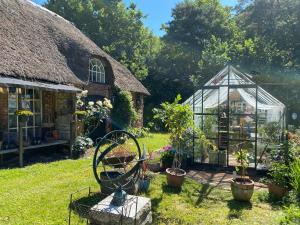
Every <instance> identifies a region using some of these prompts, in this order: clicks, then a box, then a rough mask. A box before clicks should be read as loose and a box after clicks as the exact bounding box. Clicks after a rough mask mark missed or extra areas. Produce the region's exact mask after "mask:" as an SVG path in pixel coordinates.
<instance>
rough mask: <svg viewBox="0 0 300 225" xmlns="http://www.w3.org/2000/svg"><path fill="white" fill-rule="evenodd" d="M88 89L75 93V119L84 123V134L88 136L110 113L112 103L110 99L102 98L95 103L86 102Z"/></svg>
mask: <svg viewBox="0 0 300 225" xmlns="http://www.w3.org/2000/svg"><path fill="white" fill-rule="evenodd" d="M87 94H88V91H86V90H85V91H82V92H81V93H80V94H77V96H76V98H77V100H76V111H75V115H76V116H77V119H79V120H81V121H82V122H83V124H84V128H85V129H84V133H85V136H87V137H88V136H89V135H90V134H92V133H93V131H94V130H96V129H97V128H98V127H99V125H100V123H102V122H103V120H104V119H107V118H108V117H109V115H110V111H111V109H112V105H111V103H110V100H108V99H106V98H104V100H103V101H100V100H98V101H97V102H96V103H95V102H93V101H90V102H88V103H87V102H86V100H85V99H86V97H87Z"/></svg>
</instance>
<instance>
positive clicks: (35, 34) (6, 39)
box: [0, 0, 149, 94]
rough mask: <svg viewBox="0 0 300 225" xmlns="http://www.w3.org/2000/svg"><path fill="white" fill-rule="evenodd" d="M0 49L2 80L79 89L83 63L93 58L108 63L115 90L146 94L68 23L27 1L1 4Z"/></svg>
mask: <svg viewBox="0 0 300 225" xmlns="http://www.w3.org/2000/svg"><path fill="white" fill-rule="evenodd" d="M0 46H1V48H0V54H1V56H2V59H1V60H0V75H2V76H9V77H17V78H22V79H30V80H41V81H48V82H54V83H61V84H75V85H82V82H81V81H80V79H81V80H86V79H87V76H88V64H87V62H86V61H85V60H86V59H87V58H89V57H91V56H93V55H96V56H99V57H101V58H105V59H106V60H107V61H108V62H109V63H110V65H111V68H112V71H113V75H114V84H115V85H116V86H117V87H119V88H120V89H122V90H128V91H134V92H140V93H144V94H149V92H148V91H147V89H146V88H145V87H144V86H143V85H142V84H141V83H140V81H138V80H137V79H136V78H135V77H134V76H133V75H132V74H131V73H130V71H129V70H128V69H127V68H125V67H124V66H123V65H121V64H120V63H119V62H117V61H116V60H115V59H113V58H112V57H111V56H109V55H108V54H106V53H105V52H104V51H103V50H101V49H100V48H99V47H98V46H97V45H96V44H95V43H94V42H92V41H91V40H90V39H89V38H88V37H86V36H85V35H84V34H83V33H82V32H81V31H80V30H79V29H77V28H76V27H75V26H74V25H73V24H72V23H71V22H69V21H67V20H65V19H64V18H62V17H61V16H59V15H57V14H55V13H54V12H51V11H49V10H47V9H45V8H43V7H42V6H39V5H37V4H35V3H33V2H31V1H29V0H0ZM78 78H80V79H78Z"/></svg>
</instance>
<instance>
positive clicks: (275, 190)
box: [268, 184, 288, 198]
mask: <svg viewBox="0 0 300 225" xmlns="http://www.w3.org/2000/svg"><path fill="white" fill-rule="evenodd" d="M268 189H269V193H270V194H273V195H274V196H276V197H277V198H282V197H283V196H284V195H285V194H286V193H287V192H288V189H287V188H284V187H281V186H279V185H277V184H268Z"/></svg>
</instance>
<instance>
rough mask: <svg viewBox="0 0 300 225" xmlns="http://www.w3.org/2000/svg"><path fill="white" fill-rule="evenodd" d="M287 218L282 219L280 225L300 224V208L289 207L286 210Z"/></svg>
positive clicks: (295, 206)
mask: <svg viewBox="0 0 300 225" xmlns="http://www.w3.org/2000/svg"><path fill="white" fill-rule="evenodd" d="M284 213H285V216H284V217H283V218H282V219H281V222H280V224H282V225H287V224H291V225H292V224H294V225H298V224H300V208H299V206H297V205H295V204H292V205H290V206H289V207H286V208H285V210H284Z"/></svg>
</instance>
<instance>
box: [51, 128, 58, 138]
mask: <svg viewBox="0 0 300 225" xmlns="http://www.w3.org/2000/svg"><path fill="white" fill-rule="evenodd" d="M52 137H53V139H54V140H58V139H59V132H58V130H54V131H52Z"/></svg>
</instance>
